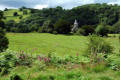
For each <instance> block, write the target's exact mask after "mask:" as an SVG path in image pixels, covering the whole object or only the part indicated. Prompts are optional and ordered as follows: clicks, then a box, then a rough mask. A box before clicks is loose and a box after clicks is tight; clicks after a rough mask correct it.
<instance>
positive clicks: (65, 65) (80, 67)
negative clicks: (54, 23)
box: [0, 33, 120, 80]
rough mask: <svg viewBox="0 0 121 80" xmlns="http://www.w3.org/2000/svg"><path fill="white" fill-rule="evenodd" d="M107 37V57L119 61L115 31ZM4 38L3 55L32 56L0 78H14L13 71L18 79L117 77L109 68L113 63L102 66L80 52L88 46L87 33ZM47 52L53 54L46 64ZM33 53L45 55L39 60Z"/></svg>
mask: <svg viewBox="0 0 121 80" xmlns="http://www.w3.org/2000/svg"><path fill="white" fill-rule="evenodd" d="M109 36H110V37H104V39H105V40H106V41H108V42H109V43H110V44H111V45H112V46H113V47H114V50H113V52H114V54H111V55H110V56H111V57H112V56H113V58H115V59H116V60H115V59H114V60H113V58H111V59H112V62H114V63H118V64H120V62H119V61H120V60H119V56H118V57H115V56H116V55H119V49H120V44H119V43H120V42H119V34H117V35H115V36H114V35H112V34H110V35H109ZM7 37H8V39H9V42H10V43H9V48H8V50H7V51H8V52H7V51H6V52H4V53H3V54H2V55H6V53H9V54H12V55H16V54H17V53H21V52H22V53H25V55H26V54H28V55H31V56H33V57H34V58H33V59H32V61H33V62H32V63H31V64H30V65H29V64H28V63H24V62H30V61H31V59H29V58H28V61H27V60H26V59H25V60H23V61H20V63H23V64H21V65H18V66H16V67H12V68H10V72H9V74H7V75H4V76H2V77H1V78H0V80H9V79H10V80H17V79H15V78H16V74H17V78H18V75H19V76H20V77H21V78H22V79H18V80H119V78H120V71H119V70H113V67H115V65H113V66H111V67H106V66H105V64H104V63H94V64H92V63H91V64H90V63H89V58H86V57H84V56H83V55H82V54H84V52H85V50H86V48H87V46H88V42H89V40H88V36H77V35H54V34H48V33H7ZM33 50H34V51H33ZM49 53H51V55H52V56H53V57H51V59H52V61H51V62H49V63H48V62H46V61H45V59H46V57H47V56H49ZM77 54H78V56H77ZM37 55H40V56H45V58H44V59H43V61H42V59H41V57H39V60H38V59H36V56H37ZM9 57H10V56H8V58H7V59H8V61H7V62H8V63H10V64H11V63H13V61H12V60H10V59H9ZM12 59H14V58H12ZM109 59H110V58H109ZM68 60H69V62H68ZM44 61H45V62H44ZM14 63H15V62H14ZM11 65H12V64H11ZM27 65H29V66H27ZM106 65H107V64H106ZM13 75H15V76H14V79H12V77H11V76H13Z"/></svg>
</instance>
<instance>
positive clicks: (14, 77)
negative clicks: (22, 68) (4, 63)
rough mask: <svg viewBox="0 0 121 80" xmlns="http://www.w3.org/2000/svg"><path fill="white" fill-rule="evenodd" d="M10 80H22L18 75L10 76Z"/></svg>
mask: <svg viewBox="0 0 121 80" xmlns="http://www.w3.org/2000/svg"><path fill="white" fill-rule="evenodd" d="M10 80H23V79H22V78H21V77H20V76H19V75H17V74H14V75H12V76H10Z"/></svg>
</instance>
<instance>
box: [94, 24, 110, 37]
mask: <svg viewBox="0 0 121 80" xmlns="http://www.w3.org/2000/svg"><path fill="white" fill-rule="evenodd" d="M95 32H96V34H97V35H101V36H107V34H108V33H109V27H108V26H107V25H104V24H101V25H98V26H97V28H96V29H95Z"/></svg>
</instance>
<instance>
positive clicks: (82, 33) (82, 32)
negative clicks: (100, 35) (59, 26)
mask: <svg viewBox="0 0 121 80" xmlns="http://www.w3.org/2000/svg"><path fill="white" fill-rule="evenodd" d="M76 34H77V35H85V30H84V29H82V28H80V29H78V31H77V32H76Z"/></svg>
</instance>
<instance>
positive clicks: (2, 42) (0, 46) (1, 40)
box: [0, 28, 9, 52]
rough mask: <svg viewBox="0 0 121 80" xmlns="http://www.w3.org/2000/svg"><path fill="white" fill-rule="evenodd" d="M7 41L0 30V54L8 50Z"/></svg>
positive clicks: (0, 29) (3, 32)
mask: <svg viewBox="0 0 121 80" xmlns="http://www.w3.org/2000/svg"><path fill="white" fill-rule="evenodd" d="M8 44H9V42H8V39H7V37H5V31H3V29H2V28H0V52H3V51H4V50H6V49H7V48H8Z"/></svg>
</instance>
